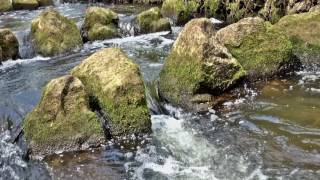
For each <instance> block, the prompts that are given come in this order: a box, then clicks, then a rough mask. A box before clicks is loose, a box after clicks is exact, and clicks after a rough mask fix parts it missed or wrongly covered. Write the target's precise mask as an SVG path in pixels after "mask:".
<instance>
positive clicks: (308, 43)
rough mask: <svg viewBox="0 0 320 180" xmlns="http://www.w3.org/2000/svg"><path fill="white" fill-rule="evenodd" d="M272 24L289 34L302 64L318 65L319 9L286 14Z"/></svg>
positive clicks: (319, 47)
mask: <svg viewBox="0 0 320 180" xmlns="http://www.w3.org/2000/svg"><path fill="white" fill-rule="evenodd" d="M274 26H275V28H276V29H278V30H279V31H283V32H284V33H286V34H287V35H289V37H290V39H291V40H292V42H293V45H294V53H295V55H297V56H298V57H299V59H300V60H301V62H302V63H303V65H305V66H313V65H315V64H317V65H320V61H319V58H320V31H319V29H320V11H312V12H308V13H301V14H293V15H288V16H285V17H283V18H281V19H280V21H279V22H278V23H277V24H275V25H274Z"/></svg>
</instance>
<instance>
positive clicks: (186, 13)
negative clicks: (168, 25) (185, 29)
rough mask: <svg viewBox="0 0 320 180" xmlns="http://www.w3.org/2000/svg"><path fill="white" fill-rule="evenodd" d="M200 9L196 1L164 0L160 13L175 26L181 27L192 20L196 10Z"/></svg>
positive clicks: (198, 2)
mask: <svg viewBox="0 0 320 180" xmlns="http://www.w3.org/2000/svg"><path fill="white" fill-rule="evenodd" d="M199 7H200V1H198V0H188V1H185V0H165V1H164V2H163V4H162V8H161V13H162V15H163V16H164V17H168V18H170V19H172V20H173V21H174V23H175V24H177V25H183V24H185V23H186V22H188V21H189V20H190V19H192V18H194V15H195V13H196V12H197V9H198V8H199Z"/></svg>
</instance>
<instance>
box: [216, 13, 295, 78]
mask: <svg viewBox="0 0 320 180" xmlns="http://www.w3.org/2000/svg"><path fill="white" fill-rule="evenodd" d="M216 38H217V39H218V40H219V41H220V42H221V43H223V44H224V45H225V46H226V47H227V48H228V49H229V50H230V52H231V54H232V55H233V56H234V57H235V58H236V59H237V60H238V61H239V62H240V64H241V65H242V66H243V68H244V69H245V70H246V71H247V72H248V77H249V79H251V80H257V79H260V78H268V77H271V76H274V75H278V74H282V73H285V72H287V71H291V70H293V69H292V67H293V66H294V65H295V63H296V61H295V58H294V56H293V53H292V50H293V46H292V43H291V41H290V39H289V38H288V37H287V36H286V35H285V34H284V33H282V32H280V31H278V30H276V29H275V28H273V26H272V25H271V24H270V23H269V22H265V21H264V20H263V19H261V18H258V17H257V18H245V19H242V20H240V21H239V22H237V23H235V24H231V25H229V26H227V27H225V28H223V29H221V30H219V31H218V32H217V34H216Z"/></svg>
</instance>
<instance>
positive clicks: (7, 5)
mask: <svg viewBox="0 0 320 180" xmlns="http://www.w3.org/2000/svg"><path fill="white" fill-rule="evenodd" d="M11 9H12V2H11V0H2V1H1V3H0V12H6V11H10V10H11Z"/></svg>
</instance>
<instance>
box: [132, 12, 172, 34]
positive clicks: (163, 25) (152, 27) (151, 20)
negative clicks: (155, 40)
mask: <svg viewBox="0 0 320 180" xmlns="http://www.w3.org/2000/svg"><path fill="white" fill-rule="evenodd" d="M136 23H137V25H138V29H139V32H140V33H152V32H159V31H171V25H170V22H169V20H168V19H166V18H163V17H162V15H161V11H160V9H159V8H158V7H154V8H151V9H149V10H147V11H144V12H142V13H140V14H139V15H138V16H137V18H136Z"/></svg>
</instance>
